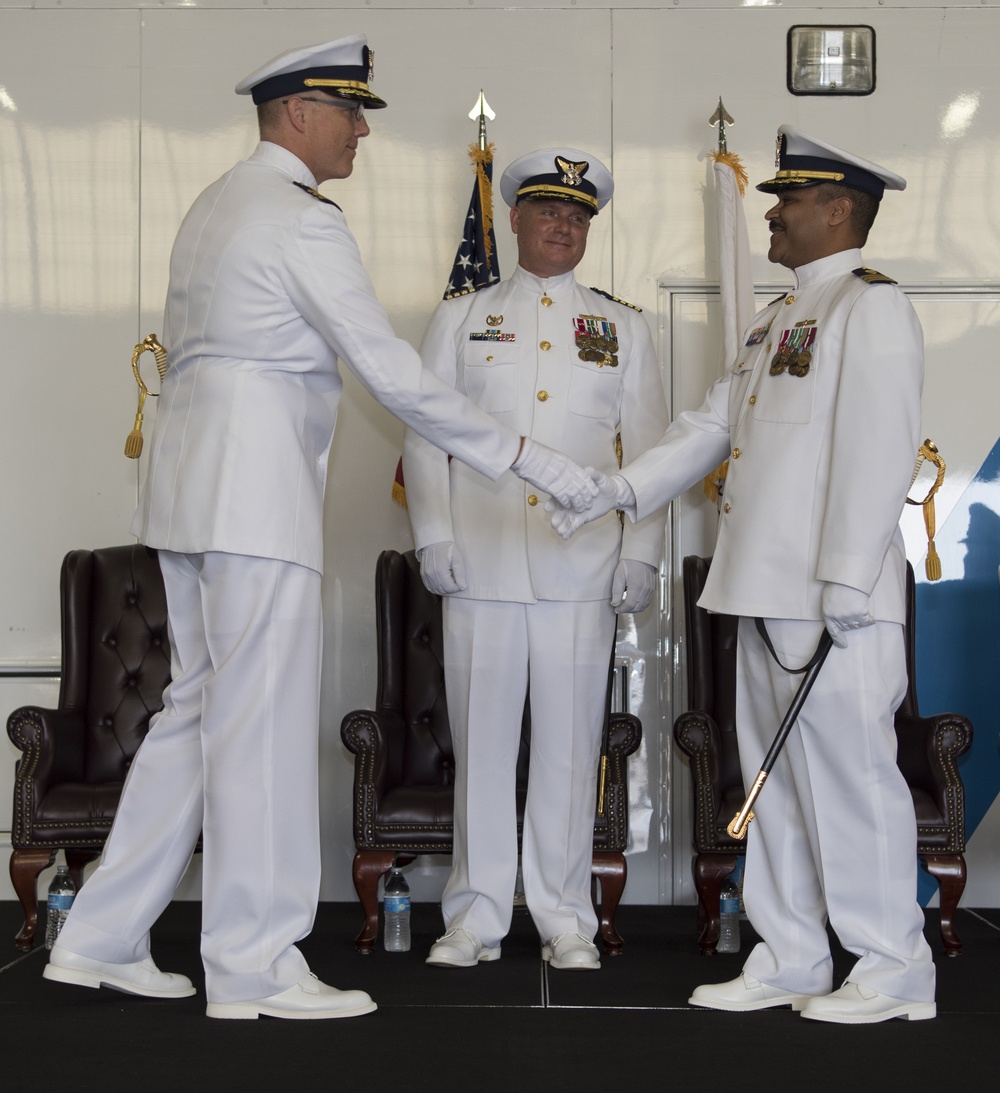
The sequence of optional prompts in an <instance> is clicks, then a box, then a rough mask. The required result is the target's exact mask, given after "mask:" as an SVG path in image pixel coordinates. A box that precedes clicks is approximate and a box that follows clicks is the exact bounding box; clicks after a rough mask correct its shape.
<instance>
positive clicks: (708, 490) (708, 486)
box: [702, 459, 729, 505]
mask: <svg viewBox="0 0 1000 1093" xmlns="http://www.w3.org/2000/svg"><path fill="white" fill-rule="evenodd" d="M728 471H729V460H728V459H727V460H726V461H725V463H720V464H719V465H718V466H717V467H716V468H715V470H714V471H712V472H711V474H706V475H705V478H704V480H703V482H702V489H703V490H704V491H705V496H706V497H707V498H708V499H709V501H711V502H712V504H713V505H717V504H718V503H719V496H720V495H721V493H722V486H723V483H724V482H725V481H726V474H727V473H728Z"/></svg>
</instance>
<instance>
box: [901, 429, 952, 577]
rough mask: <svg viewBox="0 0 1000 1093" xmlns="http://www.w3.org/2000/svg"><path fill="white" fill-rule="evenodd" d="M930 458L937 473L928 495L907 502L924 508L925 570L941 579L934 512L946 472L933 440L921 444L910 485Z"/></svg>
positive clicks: (908, 499)
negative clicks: (925, 530)
mask: <svg viewBox="0 0 1000 1093" xmlns="http://www.w3.org/2000/svg"><path fill="white" fill-rule="evenodd" d="M925 460H928V461H929V462H931V463H933V464H934V466H935V467H936V468H937V474H936V475H935V478H934V483H933V485H932V486H931V488H930V489H929V490H928V491H927V496H926V497H925V498H924V499H923V500H922V501H914V500H912V499H911V498H909V497H907V499H906V503H907V504H908V505H920V506H921V507H922V508H923V510H924V527H925V528H926V529H927V558H926V559H925V561H924V572H925V573H926V574H927V579H928V580H929V581H939V580H941V558H940V556H939V555H938V552H937V547H936V546H935V545H934V535H935V532H936V530H937V522H936V518H935V514H934V494H936V493H937V491H938V490H939V489H940V488H941V485H942V483H943V482H944V474H945V469H946V467H945V462H944V460H943V459H942V458H941V453H940V452H939V451H938V448H937V445H936V444H935V443H934V441H933V440H925V441H924V442H923V444H921V445H920V450H919V451H918V452H917V463H916V466H915V467H914V468H913V478H912V479H911V480H910V486H911V488H912V486H913V483H914V482H916V480H917V475H918V474H919V473H920V468H921V466H922V465H923V463H924V461H925Z"/></svg>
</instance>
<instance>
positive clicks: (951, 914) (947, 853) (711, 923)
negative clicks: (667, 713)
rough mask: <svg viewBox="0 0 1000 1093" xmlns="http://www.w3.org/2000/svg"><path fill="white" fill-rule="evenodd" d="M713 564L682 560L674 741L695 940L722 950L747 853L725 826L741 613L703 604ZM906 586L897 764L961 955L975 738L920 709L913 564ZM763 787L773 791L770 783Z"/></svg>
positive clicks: (949, 943) (735, 787)
mask: <svg viewBox="0 0 1000 1093" xmlns="http://www.w3.org/2000/svg"><path fill="white" fill-rule="evenodd" d="M710 563H711V558H697V557H694V556H693V555H692V556H689V557H687V558H685V559H684V563H683V580H684V609H685V617H686V631H687V646H688V647H687V682H688V706H689V711H688V712H687V713H683V714H681V715H680V717H678V718H677V720H676V721H675V722H674V739H675V740H676V741H677V744H678V746H679V747H680V749H681V751H683V752H684V754H685V755H687V756H688V757H689V758H690V760H691V778H692V781H693V785H694V849H695V859H694V879H695V888H696V889H697V892H698V944H699V946H700V947H701V951H702V952H703V953H705V954H706V955H711V954H712V953H714V952H715V946H716V944H717V942H718V940H719V890H720V888H721V885H722V882H723V880H725V878H726V877H727V876H729V874H730V873H731V872H732V871H733V869H734V868H735V866H736V863H737V859H738V856H739V855H741V854H743V853H744V844H743V843H742V842H739V841H738V840H736V839H734V838H732V836H731V835H730V834H729V833H728V832H727V830H726V827H727V825H728V824H729V823H730V821H731V820H732V819H733V817H734V816H735V815H736V813H737V812H738V811H739V810H740V808H741V806H742V805H743V801H744V799H745V791H744V786H743V778H742V773H741V770H740V758H739V749H738V747H737V744H736V627H737V620H736V618H734V617H733V616H732V615H719V614H711V613H709V612H708V611H705V610H703V609H702V608H700V607H698V605H697V601H698V597H699V596H700V595H701V591H702V589H703V588H704V585H705V578H706V577H707V575H708V567H709V564H710ZM906 594H907V621H906V662H907V673H908V677H909V686H908V687H907V692H906V696H905V698H904V699H903V703H902V705H901V706H900V708H899V709H898V710H897V711H896V719H895V720H896V739H897V742H898V753H897V763H898V765H899V768H900V770H902V772H903V775H904V777H905V778H906V781H907V784H908V785H909V787H910V792H911V793H912V795H913V804H914V808H915V810H916V815H917V847H916V851H917V854H918V856H919V859H920V863H921V865H922V866H923V867H924V868H925V869H926V870H927V872H928V873H930V874H931V876H933V877H934V879H935V880H936V881H937V882H938V886H939V889H940V895H941V939H942V941H943V942H944V947H945V951H946V952H947V953H948V955H949V956H957V955H959V953H961V951H962V942H961V940H960V938H959V937H958V934H957V933H956V932H955V923H954V918H955V910H956V908H957V907H958V901H959V899H960V898H961V895H962V892H963V890H964V889H965V880H966V866H965V853H964V852H965V797H964V791H963V787H962V778H961V775H960V774H959V771H958V765H957V761H958V758H959V756H961V755H964V754H965V753H966V752H967V751H968V750H969V748H970V746H971V745H972V725H971V723H970V722H969V720H968V719H967V718H965V717H963V716H962V715H961V714H955V713H943V714H937V715H935V716H931V717H921V716H920V712H919V709H918V706H917V687H916V670H915V668H916V661H915V640H914V638H915V624H916V619H915V615H916V610H915V608H916V592H915V585H914V579H913V569H912V568H911V567H910V566H909V564H908V565H907V578H906ZM777 729H778V726H777V725H776V726H775V732H777ZM792 731H793V732H794V729H793V730H792ZM763 792H764V794H766V793H767V790H766V788H765V789H764V791H763Z"/></svg>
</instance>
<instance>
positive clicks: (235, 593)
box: [60, 551, 322, 1002]
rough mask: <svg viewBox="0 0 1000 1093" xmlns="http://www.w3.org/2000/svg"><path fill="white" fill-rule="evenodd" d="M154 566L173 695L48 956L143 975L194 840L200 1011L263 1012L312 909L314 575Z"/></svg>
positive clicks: (177, 562)
mask: <svg viewBox="0 0 1000 1093" xmlns="http://www.w3.org/2000/svg"><path fill="white" fill-rule="evenodd" d="M159 559H160V568H161V570H162V572H163V579H164V584H165V586H166V593H167V607H168V610H169V613H170V647H171V671H172V676H173V680H172V682H171V684H170V686H169V687H168V689H167V691H166V692H165V696H164V698H165V703H166V704H165V706H164V709H163V711H162V712H161V713H159V714H157V715H156V717H155V718H154V719H153V721H152V723H151V726H150V730H149V734H148V736H147V737H146V739H145V741H144V742H143V743H142V745H141V746H140V748H139V750H138V752H137V753H136V756H135V759H134V761H133V763H132V766H131V769H130V770H129V774H128V779H127V782H126V786H125V792H124V794H123V796H122V800H121V804H120V806H119V809H118V813H117V815H116V817H115V822H114V826H113V829H112V832H111V835H110V837H109V839H108V841H107V844H106V846H105V850H104V854H103V857H102V859H101V863H100V866H99V868H98V869H97V871H96V872H95V873H94V875H93V876H92V877H90V878H89V879H88V881H87V883H86V884H85V885H84V886H83V887H82V888H81V890H80V893H79V895H78V896H77V898H76V901H75V904H74V907H73V910H72V912H71V913H70V917H69V919H68V921H67V922H66V925H65V927H64V928H63V932H62V935H61V937H60V944H61V945H64V946H65V947H66V948H67V949H69V950H70V951H71V952H75V953H80V954H82V955H85V956H89V957H91V958H93V959H96V960H106V961H111V962H114V963H131V962H133V961H138V960H143V959H144V958H145V957H146V956H148V955H149V930H150V927H151V926H152V924H153V923H154V922H155V921H156V919H157V918H158V917H159V916H160V914H161V913H162V912H163V910H164V909H165V908H166V906H167V904H168V903H169V902H170V899H171V897H172V895H173V893H174V889H175V888H176V886H177V884H178V882H179V880H180V879H181V877H182V876H183V874H184V871H185V869H186V868H187V865H188V863H189V861H190V860H191V856H192V853H193V851H194V848H195V844H196V842H197V839H198V836H199V833H202V832H203V834H204V839H203V844H204V860H203V890H202V936H201V953H202V959H203V962H204V966H205V977H206V991H207V995H208V1000H209V1001H210V1002H238V1001H244V1000H247V999H252V998H264V997H267V996H268V995H271V994H276V993H278V992H280V991H283V990H285V989H287V988H288V987H290V986H292V985H293V984H294V983H297V982H298V980H299V979H301V978H302V976H303V975H305V974H306V973H307V972H308V970H309V969H308V966H307V964H306V961H305V958H304V957H303V956H302V954H301V953H300V952H299V950H298V949H297V948H296V945H295V943H296V942H297V941H299V940H301V939H302V938H303V937H305V936H306V935H307V934H308V933H309V931H310V930H311V928H312V924H313V918H314V916H315V912H316V903H317V900H318V898H319V879H320V854H319V825H318V779H317V747H318V740H317V738H318V724H319V684H318V680H319V670H320V669H319V665H320V655H321V650H322V637H321V621H322V620H321V606H320V604H321V601H320V575H319V574H318V573H317V572H315V571H314V570H312V569H309V568H307V567H305V566H300V565H295V564H294V563H289V562H282V561H276V560H273V559H268V558H251V557H242V556H239V555H232V554H223V553H218V552H209V553H205V554H200V555H184V554H174V553H170V552H167V551H161V552H160V554H159ZM248 680H252V681H253V682H252V684H250V683H248ZM206 786H208V787H209V791H208V792H206V791H205V787H206Z"/></svg>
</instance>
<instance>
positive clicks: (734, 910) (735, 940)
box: [715, 877, 740, 953]
mask: <svg viewBox="0 0 1000 1093" xmlns="http://www.w3.org/2000/svg"><path fill="white" fill-rule="evenodd" d="M715 951H716V952H718V953H738V952H739V951H740V890H739V888H738V887H737V885H736V881H735V880H734V879H733V878H732V877H727V878H726V880H725V883H724V884H723V885H722V891H721V892H720V893H719V943H718V945H716V946H715Z"/></svg>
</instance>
